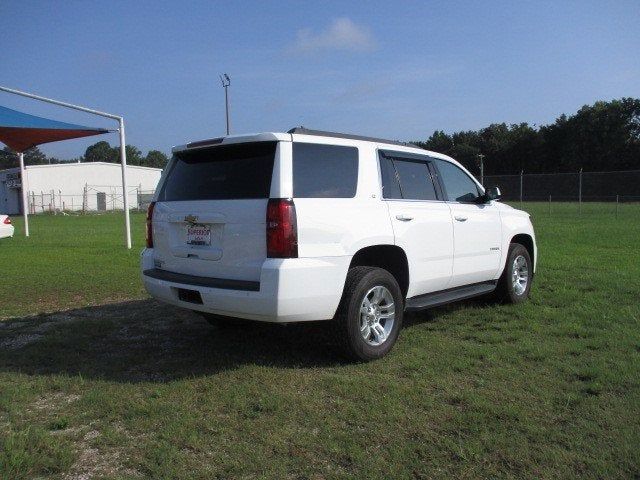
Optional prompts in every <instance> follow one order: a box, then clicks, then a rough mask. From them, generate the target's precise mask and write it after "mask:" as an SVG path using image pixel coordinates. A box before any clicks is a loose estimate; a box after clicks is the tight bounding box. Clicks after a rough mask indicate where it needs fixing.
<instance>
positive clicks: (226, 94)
mask: <svg viewBox="0 0 640 480" xmlns="http://www.w3.org/2000/svg"><path fill="white" fill-rule="evenodd" d="M220 81H221V82H222V87H223V88H224V105H225V112H226V118H227V135H229V132H230V131H231V122H230V120H229V85H231V79H230V78H229V75H227V74H226V73H223V74H222V75H220Z"/></svg>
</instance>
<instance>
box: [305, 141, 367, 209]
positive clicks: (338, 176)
mask: <svg viewBox="0 0 640 480" xmlns="http://www.w3.org/2000/svg"><path fill="white" fill-rule="evenodd" d="M357 184H358V149H357V148H355V147H339V146H335V145H319V144H315V143H294V144H293V196H294V197H298V198H350V197H354V196H355V195H356V186H357Z"/></svg>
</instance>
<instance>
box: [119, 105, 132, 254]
mask: <svg viewBox="0 0 640 480" xmlns="http://www.w3.org/2000/svg"><path fill="white" fill-rule="evenodd" d="M118 121H119V123H120V166H121V168H122V195H123V198H122V200H123V202H124V230H125V232H124V234H125V238H126V242H127V248H129V249H131V222H130V220H129V199H128V198H127V152H126V148H125V146H126V144H125V137H124V118H122V117H120V119H119V120H118Z"/></svg>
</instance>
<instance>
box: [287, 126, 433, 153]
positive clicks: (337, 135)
mask: <svg viewBox="0 0 640 480" xmlns="http://www.w3.org/2000/svg"><path fill="white" fill-rule="evenodd" d="M287 133H298V134H300V135H315V136H318V137H334V138H346V139H349V140H363V141H365V142H377V143H388V144H390V145H400V146H403V147H414V148H420V149H422V147H419V146H418V145H416V144H414V143H409V142H400V141H398V140H385V139H384V138H375V137H365V136H363V135H351V134H349V133H336V132H324V131H322V130H310V129H308V128H305V127H294V128H292V129H291V130H289V131H287Z"/></svg>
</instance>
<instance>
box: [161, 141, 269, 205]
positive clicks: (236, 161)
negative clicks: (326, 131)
mask: <svg viewBox="0 0 640 480" xmlns="http://www.w3.org/2000/svg"><path fill="white" fill-rule="evenodd" d="M275 150H276V143H275V142H260V143H243V144H238V145H228V146H218V147H212V148H205V149H200V150H192V151H185V152H180V153H177V154H176V155H175V156H174V160H175V163H174V164H173V165H172V166H171V167H170V170H169V172H168V173H167V178H166V181H165V182H164V186H163V187H162V190H161V192H160V195H159V196H158V199H159V200H160V201H174V200H232V199H249V198H269V190H270V189H271V174H272V171H273V159H274V156H275Z"/></svg>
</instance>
